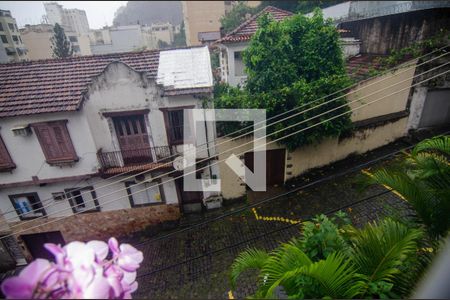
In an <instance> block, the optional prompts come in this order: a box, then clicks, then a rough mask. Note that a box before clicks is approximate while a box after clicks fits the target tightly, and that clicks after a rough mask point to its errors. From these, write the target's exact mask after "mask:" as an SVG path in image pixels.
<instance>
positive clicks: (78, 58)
mask: <svg viewBox="0 0 450 300" xmlns="http://www.w3.org/2000/svg"><path fill="white" fill-rule="evenodd" d="M202 47H205V46H204V45H197V46H184V47H172V48H164V49H149V50H141V51H125V52H115V53H106V54H91V55H82V56H69V57H64V58H59V57H55V58H45V59H36V60H24V61H18V62H8V63H0V68H1V67H2V66H8V67H10V66H23V65H33V64H42V63H51V62H72V61H82V60H87V59H90V58H108V57H114V56H129V55H141V54H147V53H148V54H153V53H159V52H161V51H169V50H182V49H192V48H202Z"/></svg>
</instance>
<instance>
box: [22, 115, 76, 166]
mask: <svg viewBox="0 0 450 300" xmlns="http://www.w3.org/2000/svg"><path fill="white" fill-rule="evenodd" d="M67 122H68V120H58V121H49V122H40V123H33V124H30V126H31V127H32V128H33V129H34V132H35V133H36V137H37V139H38V141H39V144H40V145H41V149H42V152H43V153H44V156H45V159H46V162H47V163H48V164H49V165H59V164H64V163H71V162H77V161H78V160H79V157H78V156H77V153H76V151H75V147H74V146H73V142H72V138H71V137H70V133H69V129H68V128H67ZM55 126H59V127H60V128H61V134H62V138H63V139H64V142H65V146H66V148H67V150H68V152H69V153H68V154H67V155H66V156H62V155H61V156H59V157H56V156H55V157H53V155H52V154H51V152H50V151H51V150H50V149H49V148H50V147H47V144H46V143H45V142H44V137H43V133H42V130H43V129H47V130H49V131H51V132H52V134H51V137H50V138H51V139H52V142H53V144H52V145H51V146H53V147H56V149H57V150H58V151H59V152H62V151H61V148H60V147H59V146H58V143H57V141H56V137H55V132H54V128H55Z"/></svg>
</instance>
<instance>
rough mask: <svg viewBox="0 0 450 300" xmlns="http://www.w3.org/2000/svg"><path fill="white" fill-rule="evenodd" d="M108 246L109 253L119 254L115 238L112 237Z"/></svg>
mask: <svg viewBox="0 0 450 300" xmlns="http://www.w3.org/2000/svg"><path fill="white" fill-rule="evenodd" d="M108 246H109V249H111V251H112V252H113V253H114V254H119V252H120V250H119V242H118V241H117V239H116V238H114V237H112V238H110V239H109V240H108Z"/></svg>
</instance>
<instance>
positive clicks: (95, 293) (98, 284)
mask: <svg viewBox="0 0 450 300" xmlns="http://www.w3.org/2000/svg"><path fill="white" fill-rule="evenodd" d="M110 291H111V286H110V285H109V282H108V280H107V279H106V278H105V277H103V276H102V275H101V274H99V273H97V274H96V276H95V277H94V280H92V282H91V284H90V285H89V286H88V287H87V288H86V289H84V291H83V298H84V299H107V298H109V295H110Z"/></svg>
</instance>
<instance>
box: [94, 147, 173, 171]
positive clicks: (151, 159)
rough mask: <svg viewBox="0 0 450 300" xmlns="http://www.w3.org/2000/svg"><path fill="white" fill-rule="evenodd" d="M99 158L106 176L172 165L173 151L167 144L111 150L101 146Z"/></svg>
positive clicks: (101, 168)
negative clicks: (107, 150)
mask: <svg viewBox="0 0 450 300" xmlns="http://www.w3.org/2000/svg"><path fill="white" fill-rule="evenodd" d="M97 158H98V161H99V164H100V173H101V174H102V175H105V176H108V175H115V174H119V173H123V172H133V171H136V172H140V171H145V170H152V169H155V170H156V169H161V168H168V167H171V163H170V161H171V160H170V158H171V152H170V148H169V147H167V146H161V147H147V148H140V149H131V150H121V151H109V152H104V151H103V149H101V148H100V149H99V150H98V151H97Z"/></svg>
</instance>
